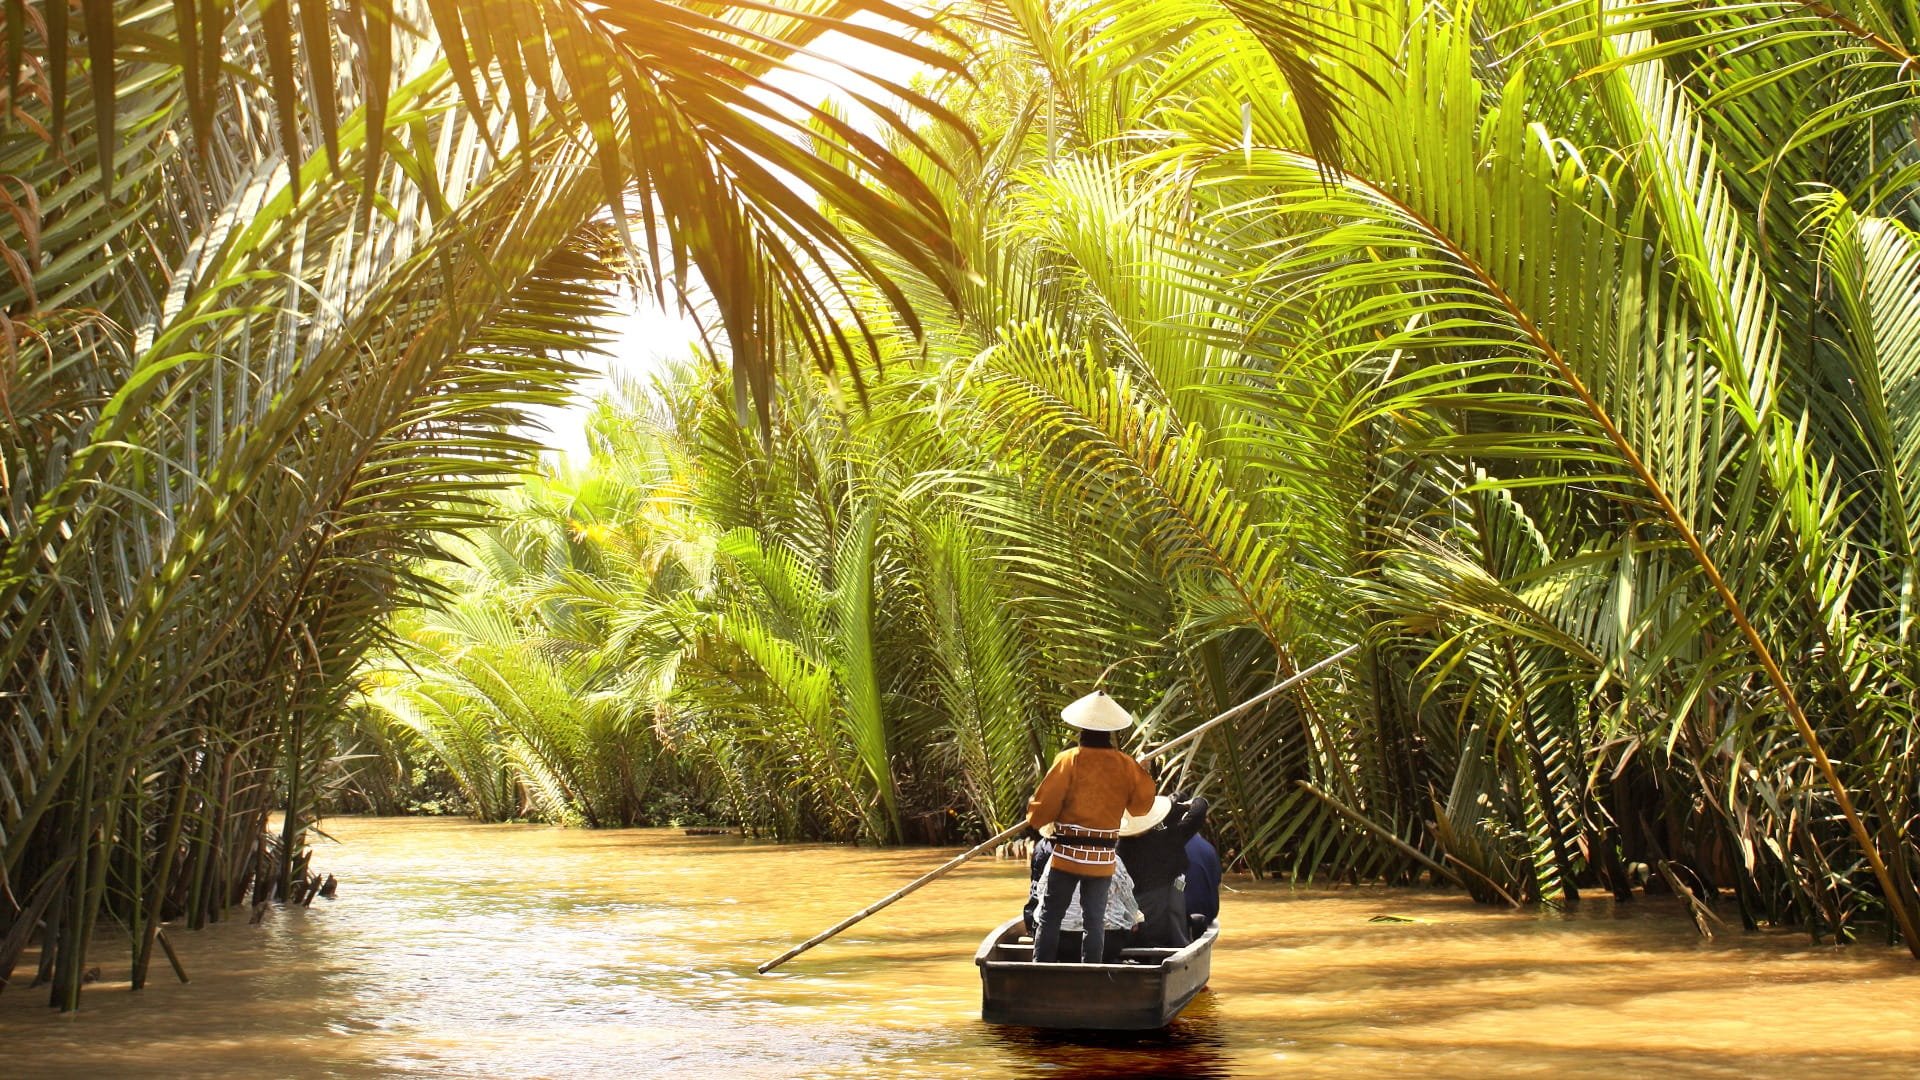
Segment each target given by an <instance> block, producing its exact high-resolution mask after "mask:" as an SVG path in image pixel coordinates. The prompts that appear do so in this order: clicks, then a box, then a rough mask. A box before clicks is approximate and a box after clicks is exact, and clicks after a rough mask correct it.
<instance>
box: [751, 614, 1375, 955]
mask: <svg viewBox="0 0 1920 1080" xmlns="http://www.w3.org/2000/svg"><path fill="white" fill-rule="evenodd" d="M1359 648H1360V646H1359V644H1358V643H1357V642H1356V643H1355V644H1352V645H1349V646H1347V647H1346V648H1344V649H1341V650H1340V651H1339V652H1337V653H1334V654H1333V655H1332V656H1329V657H1327V658H1325V659H1324V660H1321V661H1319V662H1318V663H1315V664H1314V665H1313V666H1311V667H1307V668H1303V669H1301V670H1300V671H1297V672H1295V673H1293V674H1292V675H1290V676H1288V677H1287V678H1285V679H1282V680H1280V681H1279V682H1277V683H1275V684H1274V685H1272V686H1270V687H1268V688H1267V689H1265V690H1262V691H1261V692H1260V693H1258V694H1255V695H1254V696H1252V697H1250V698H1248V699H1247V700H1245V701H1243V702H1241V703H1240V704H1238V705H1235V706H1234V707H1233V708H1231V709H1228V710H1227V711H1226V712H1223V713H1221V714H1220V715H1219V716H1216V717H1214V718H1213V719H1211V720H1209V721H1207V722H1206V723H1204V724H1201V725H1200V726H1199V727H1196V728H1194V729H1193V730H1192V731H1189V732H1187V733H1186V734H1184V735H1180V736H1177V737H1175V738H1172V739H1168V740H1167V741H1166V742H1164V743H1161V744H1160V745H1159V746H1157V747H1155V748H1154V749H1152V750H1149V751H1147V752H1146V753H1145V754H1142V755H1141V756H1140V760H1141V761H1142V762H1147V761H1152V760H1153V759H1154V758H1157V757H1159V756H1161V755H1162V754H1165V753H1166V752H1167V751H1169V750H1172V749H1174V748H1175V747H1177V746H1181V745H1183V744H1185V743H1189V742H1192V741H1193V740H1195V739H1197V738H1199V737H1200V736H1201V735H1203V734H1205V733H1206V732H1207V731H1208V730H1210V729H1212V728H1214V727H1217V726H1219V725H1220V724H1224V723H1226V722H1227V721H1229V720H1232V719H1234V718H1235V717H1237V716H1240V715H1242V714H1243V713H1245V712H1247V711H1248V710H1249V709H1252V708H1253V707H1254V706H1255V705H1258V704H1260V703H1261V702H1263V701H1266V700H1267V699H1269V698H1271V697H1273V696H1274V695H1276V694H1279V693H1281V692H1282V691H1285V690H1289V689H1291V688H1293V687H1294V686H1297V685H1299V684H1300V683H1301V682H1302V681H1304V680H1306V679H1307V678H1309V677H1311V676H1313V675H1317V674H1319V673H1320V672H1322V671H1324V670H1326V669H1327V668H1328V667H1331V666H1332V665H1334V664H1336V663H1338V662H1339V661H1341V660H1344V659H1346V658H1347V657H1349V656H1351V655H1353V653H1354V652H1355V651H1356V650H1358V649H1359ZM1026 828H1027V823H1026V822H1025V821H1022V822H1020V823H1019V824H1018V825H1012V826H1009V827H1008V828H1007V829H1006V831H1004V832H1002V833H1000V834H999V835H998V836H994V837H992V838H990V839H987V840H983V841H981V842H980V843H978V844H975V845H974V846H973V847H970V848H968V849H967V850H965V851H963V852H961V853H960V854H958V855H955V856H954V857H953V858H951V859H948V860H947V861H946V862H944V863H941V864H940V865H939V866H937V867H935V868H933V869H932V870H929V871H927V872H926V873H925V874H922V875H921V876H919V877H917V878H915V879H913V880H912V881H910V882H908V883H907V884H906V885H905V886H903V887H901V888H899V889H896V890H894V891H893V892H891V893H888V894H887V895H885V896H883V897H881V898H880V899H878V900H875V901H874V902H873V903H871V904H868V905H867V906H866V907H864V908H861V909H860V910H859V911H856V912H854V913H853V914H852V915H849V916H847V917H846V918H844V919H842V920H840V921H839V922H837V923H834V924H833V925H832V926H829V927H828V928H826V929H825V930H822V931H820V932H819V933H818V934H815V935H813V936H812V937H810V938H808V939H807V940H805V941H803V942H801V943H800V944H798V945H795V946H794V947H793V948H791V949H788V950H787V951H786V952H783V953H781V954H780V955H779V956H776V957H774V958H773V959H771V960H769V961H767V962H766V963H764V964H761V965H760V966H759V967H757V968H755V969H754V970H756V971H758V972H759V973H760V974H762V975H765V974H766V973H767V972H769V971H772V970H773V969H774V968H777V967H779V966H780V965H781V964H784V963H786V962H787V961H789V960H791V959H793V958H794V957H796V956H799V955H800V954H801V953H803V952H806V951H807V950H808V949H811V948H813V947H814V946H815V945H818V944H820V943H821V942H823V941H826V940H827V939H828V938H831V937H833V936H834V935H836V934H838V933H840V932H841V931H842V930H845V929H846V928H847V927H849V926H852V925H853V924H854V923H857V922H859V921H860V920H862V919H865V918H866V917H867V916H869V915H872V914H874V913H876V912H878V911H880V910H881V909H882V908H885V907H887V906H888V905H890V904H892V903H893V902H894V901H896V900H899V899H901V898H903V897H905V896H907V895H908V894H910V893H912V892H914V891H915V890H917V889H919V888H920V887H921V886H923V885H927V884H930V883H932V882H934V881H936V880H938V879H940V878H942V877H945V876H946V875H947V874H948V873H950V872H952V871H953V870H956V869H958V868H959V867H960V866H961V865H962V864H964V863H966V862H968V861H970V860H972V859H973V858H974V857H975V856H978V855H981V854H983V853H985V852H987V851H991V850H992V849H993V848H996V847H998V846H999V845H1001V844H1004V843H1006V842H1007V841H1009V840H1012V839H1013V838H1014V837H1016V836H1019V835H1020V834H1021V833H1022V832H1024V831H1026Z"/></svg>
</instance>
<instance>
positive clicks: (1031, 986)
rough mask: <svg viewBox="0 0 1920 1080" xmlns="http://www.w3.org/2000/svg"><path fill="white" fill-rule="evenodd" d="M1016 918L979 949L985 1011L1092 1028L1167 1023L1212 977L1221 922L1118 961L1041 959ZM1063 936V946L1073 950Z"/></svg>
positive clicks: (1021, 1021) (1013, 1019)
mask: <svg viewBox="0 0 1920 1080" xmlns="http://www.w3.org/2000/svg"><path fill="white" fill-rule="evenodd" d="M1022 929H1023V925H1022V922H1021V920H1019V919H1012V920H1009V921H1008V922H1006V923H1005V924H1003V925H1001V926H1000V927H999V928H997V929H995V930H994V931H993V932H992V933H990V934H988V935H987V937H986V940H984V941H982V942H981V943H980V949H979V951H978V952H976V953H975V954H974V964H975V965H976V966H977V967H978V968H979V969H980V1018H981V1019H982V1020H984V1021H986V1022H987V1023H989V1024H1010V1025H1016V1026H1021V1027H1038V1028H1061V1029H1072V1030H1085V1031H1150V1030H1154V1029H1156V1028H1163V1027H1166V1026H1167V1025H1168V1024H1170V1023H1172V1022H1173V1018H1174V1017H1176V1016H1178V1015H1180V1010H1181V1009H1184V1008H1186V1007H1187V1003H1188V1002H1190V1001H1192V1000H1193V998H1194V995H1196V994H1198V993H1199V992H1200V991H1201V990H1202V989H1203V988H1205V986H1206V985H1207V979H1208V977H1209V975H1210V974H1211V971H1212V961H1213V942H1214V939H1215V938H1217V937H1218V936H1219V934H1220V925H1219V924H1218V923H1215V924H1213V925H1212V926H1209V927H1208V928H1207V932H1206V933H1205V934H1202V935H1201V936H1200V937H1199V938H1198V939H1197V940H1195V941H1194V942H1193V944H1191V945H1188V946H1187V947H1186V948H1184V949H1127V950H1125V951H1123V952H1122V953H1121V954H1120V960H1121V961H1122V962H1120V963H1116V964H1036V963H1034V962H1033V961H1032V960H1031V956H1032V946H1031V945H1027V944H1023V943H1022V942H1021V941H1020V940H1019V939H1020V935H1021V931H1022ZM1067 937H1072V938H1074V939H1076V940H1077V938H1078V935H1065V936H1063V938H1062V945H1063V948H1062V950H1061V951H1062V952H1063V953H1066V954H1068V955H1071V952H1070V950H1069V948H1067V946H1069V945H1071V944H1072V943H1071V942H1069V941H1068V940H1067Z"/></svg>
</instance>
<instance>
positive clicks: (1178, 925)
mask: <svg viewBox="0 0 1920 1080" xmlns="http://www.w3.org/2000/svg"><path fill="white" fill-rule="evenodd" d="M1173 805H1174V809H1173V812H1172V813H1170V814H1168V815H1167V820H1165V821H1163V822H1161V823H1160V824H1158V825H1155V826H1154V827H1153V828H1151V829H1148V830H1147V831H1146V832H1144V833H1141V834H1140V835H1139V836H1129V837H1127V838H1125V839H1123V840H1121V841H1120V861H1121V862H1124V863H1126V864H1127V873H1128V874H1129V875H1131V876H1132V877H1133V896H1134V899H1135V901H1137V902H1138V903H1139V905H1140V916H1141V922H1140V932H1139V934H1138V941H1137V943H1138V944H1140V945H1142V946H1146V947H1149V948H1162V949H1178V948H1182V947H1184V946H1185V945H1186V944H1187V942H1188V941H1189V940H1190V937H1189V930H1188V925H1187V906H1186V904H1185V903H1184V902H1183V901H1182V898H1181V893H1180V890H1178V889H1176V888H1174V887H1173V882H1174V879H1175V878H1177V877H1179V876H1180V875H1182V874H1184V873H1186V872H1187V840H1188V839H1189V838H1191V837H1193V836H1196V835H1198V834H1199V832H1200V826H1201V825H1203V824H1205V823H1206V820H1207V800H1205V799H1202V798H1198V797H1196V798H1194V799H1193V800H1192V801H1191V802H1185V803H1182V802H1176V803H1174V804H1173ZM1142 875H1145V876H1144V878H1143V877H1142Z"/></svg>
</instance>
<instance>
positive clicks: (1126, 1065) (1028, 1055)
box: [988, 990, 1232, 1080]
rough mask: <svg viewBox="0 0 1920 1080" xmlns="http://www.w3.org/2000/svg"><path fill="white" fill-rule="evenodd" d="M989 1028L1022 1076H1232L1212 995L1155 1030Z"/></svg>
mask: <svg viewBox="0 0 1920 1080" xmlns="http://www.w3.org/2000/svg"><path fill="white" fill-rule="evenodd" d="M988 1030H989V1031H991V1032H992V1035H991V1036H990V1038H991V1039H992V1040H993V1041H994V1042H995V1043H996V1044H997V1045H998V1046H999V1047H1000V1048H1001V1049H1002V1050H1004V1051H1006V1053H1007V1056H1008V1057H1009V1058H1011V1059H1012V1061H1013V1062H1014V1063H1016V1066H1015V1072H1016V1075H1021V1076H1062V1075H1065V1076H1073V1077H1076V1078H1078V1077H1087V1078H1100V1077H1114V1078H1118V1077H1127V1078H1128V1080H1140V1078H1149V1077H1167V1078H1174V1077H1182V1078H1192V1080H1223V1078H1225V1077H1228V1076H1231V1075H1232V1071H1231V1069H1230V1068H1229V1067H1228V1063H1227V1053H1226V1036H1225V1032H1224V1030H1223V1029H1222V1026H1221V1023H1220V1016H1219V1012H1218V1010H1217V1009H1216V1008H1215V1005H1214V999H1213V994H1212V993H1211V992H1209V991H1204V990H1203V991H1201V993H1200V996H1198V997H1196V998H1194V999H1193V1002H1192V1003H1191V1004H1189V1005H1188V1006H1187V1007H1186V1009H1185V1010H1184V1011H1183V1012H1181V1014H1180V1016H1179V1018H1178V1019H1176V1020H1175V1021H1174V1022H1173V1023H1172V1024H1170V1025H1168V1026H1167V1027H1166V1028H1164V1029H1162V1030H1160V1031H1051V1030H1047V1029H1044V1028H1019V1027H992V1028H989V1029H988Z"/></svg>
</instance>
